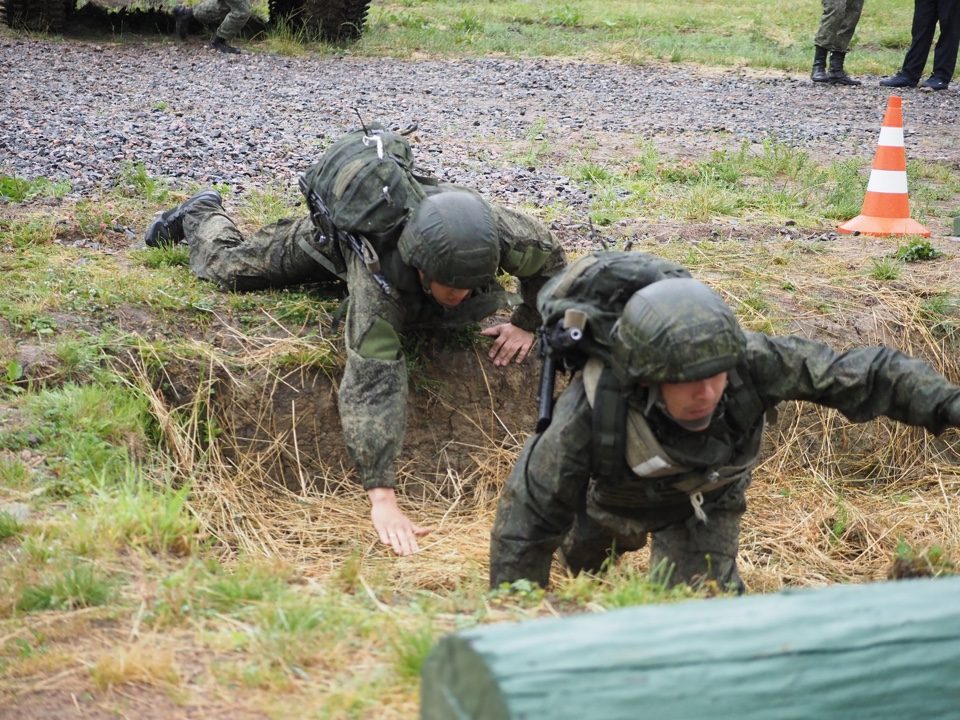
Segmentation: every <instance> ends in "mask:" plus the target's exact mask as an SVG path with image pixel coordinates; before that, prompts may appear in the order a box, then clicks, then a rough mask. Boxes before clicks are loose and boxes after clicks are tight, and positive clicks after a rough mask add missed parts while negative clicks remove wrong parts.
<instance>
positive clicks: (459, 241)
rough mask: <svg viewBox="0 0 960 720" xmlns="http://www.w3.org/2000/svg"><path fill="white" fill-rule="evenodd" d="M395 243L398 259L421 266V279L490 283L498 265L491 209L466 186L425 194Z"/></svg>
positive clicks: (461, 285) (469, 286)
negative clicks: (460, 188) (460, 189)
mask: <svg viewBox="0 0 960 720" xmlns="http://www.w3.org/2000/svg"><path fill="white" fill-rule="evenodd" d="M398 247H399V250H400V257H401V259H402V260H403V262H404V263H405V264H407V265H410V266H412V267H415V268H417V269H418V270H420V271H422V272H423V274H424V282H425V283H429V282H431V281H433V282H438V283H440V284H441V285H446V286H448V287H453V288H459V289H462V290H467V289H471V290H472V289H474V288H480V287H484V286H486V285H489V284H491V283H492V282H493V281H494V279H495V278H496V274H497V268H498V267H499V266H500V241H499V238H498V236H497V229H496V226H495V224H494V221H493V211H492V210H491V209H490V205H489V204H487V202H486V200H484V199H483V198H481V197H480V196H478V195H475V194H473V193H471V192H466V191H452V192H443V193H439V194H437V195H431V196H429V197H427V198H426V199H425V200H424V201H423V202H421V203H420V205H419V206H418V207H417V209H416V211H415V212H414V213H413V216H412V217H411V218H410V220H409V222H407V224H406V227H404V229H403V233H402V234H401V235H400V240H399V243H398Z"/></svg>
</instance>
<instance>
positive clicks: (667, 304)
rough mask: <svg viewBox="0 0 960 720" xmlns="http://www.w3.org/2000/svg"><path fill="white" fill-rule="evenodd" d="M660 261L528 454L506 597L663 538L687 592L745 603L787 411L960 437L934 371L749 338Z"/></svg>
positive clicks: (506, 558) (495, 548)
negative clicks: (562, 568)
mask: <svg viewBox="0 0 960 720" xmlns="http://www.w3.org/2000/svg"><path fill="white" fill-rule="evenodd" d="M651 257H652V256H651ZM657 260H659V259H657ZM659 261H660V263H661V264H662V267H661V268H657V269H658V270H659V271H660V272H659V275H658V277H659V278H662V279H657V280H656V281H654V282H652V283H651V284H649V285H647V286H646V287H643V288H642V289H641V290H638V291H637V292H635V293H634V294H633V295H632V296H631V297H630V299H629V301H628V302H627V303H626V305H625V307H624V310H623V312H622V314H621V315H620V318H619V320H618V321H617V323H616V324H615V325H614V326H613V330H612V331H611V332H610V339H611V348H612V351H611V353H610V354H609V358H608V360H607V361H606V362H604V361H601V360H599V359H598V358H596V357H592V358H591V359H590V360H589V361H588V362H587V364H586V366H585V367H584V369H583V372H582V373H581V374H579V375H577V376H576V378H575V379H574V380H573V381H572V382H571V384H570V385H569V386H568V388H567V389H566V390H565V391H564V392H563V393H562V394H561V396H560V397H559V399H558V401H557V406H556V409H555V412H554V416H553V420H552V423H551V424H550V425H549V426H548V427H547V429H546V430H545V431H544V432H542V433H541V434H539V435H534V436H532V437H531V438H530V439H529V440H528V442H527V443H526V445H525V447H524V448H523V451H522V453H521V455H520V458H519V459H518V461H517V464H516V467H515V468H514V470H513V472H512V473H511V475H510V476H509V479H508V480H507V483H506V487H505V489H504V492H503V494H502V496H501V498H500V502H499V505H498V508H497V515H496V521H495V523H494V527H493V532H492V536H491V566H490V581H491V585H492V586H493V587H498V586H499V585H500V584H501V583H505V582H506V583H510V582H514V581H516V580H518V579H521V578H526V579H528V580H531V581H534V582H537V583H539V584H540V585H541V586H543V587H546V586H547V582H548V580H549V575H550V563H551V558H552V556H553V553H554V551H555V550H557V549H558V548H559V549H560V550H561V555H562V559H563V560H564V561H565V563H566V565H567V567H568V568H569V569H570V570H572V571H573V572H579V571H581V570H587V571H592V572H593V571H597V570H599V569H601V567H602V565H603V563H604V562H605V561H608V558H610V559H612V558H613V557H614V556H613V553H614V552H617V553H619V552H622V551H625V550H636V549H639V548H641V547H643V546H644V545H645V544H646V542H647V538H648V535H652V546H651V560H650V563H651V568H653V569H655V570H657V571H659V572H663V573H668V574H667V575H665V577H667V578H668V579H669V581H670V582H671V583H678V582H684V583H689V584H696V583H701V582H703V581H705V580H713V581H716V582H717V583H719V584H720V585H721V586H723V587H728V588H733V589H737V590H739V591H741V592H742V591H743V585H742V582H741V580H740V577H739V574H738V571H737V562H736V558H737V551H738V544H739V534H740V520H741V516H742V515H743V513H744V511H745V509H746V497H745V491H746V489H747V486H748V485H749V484H750V479H751V477H750V474H751V469H752V468H753V466H754V465H755V463H756V461H757V457H758V453H759V451H760V444H761V438H762V433H763V428H764V420H765V417H766V415H767V413H768V412H769V411H772V410H773V409H774V408H775V407H776V405H777V404H778V403H780V402H782V401H784V400H809V401H812V402H816V403H819V404H821V405H825V406H827V407H832V408H837V409H838V410H840V411H841V412H843V413H844V414H845V415H846V416H847V417H848V418H850V419H851V420H854V421H857V422H862V421H866V420H869V419H871V418H875V417H877V416H879V415H886V416H887V417H890V418H893V419H895V420H899V421H901V422H904V423H907V424H909V425H916V426H921V427H924V428H926V429H928V430H929V431H931V432H933V433H939V432H941V431H942V430H943V429H944V428H946V427H948V426H957V425H960V387H957V386H956V385H952V384H951V383H949V382H948V381H947V380H945V379H944V378H943V377H942V376H941V375H939V374H938V373H936V372H935V371H934V370H933V369H932V368H931V367H930V366H929V365H927V364H926V363H924V362H922V361H920V360H915V359H911V358H909V357H907V356H905V355H903V354H901V353H900V352H897V351H895V350H892V349H890V348H886V347H873V348H863V349H854V350H849V351H847V352H844V353H837V352H835V351H833V350H832V349H830V348H829V347H828V346H826V345H823V344H821V343H819V342H814V341H813V340H807V339H804V338H801V337H796V336H789V337H770V336H768V335H764V334H761V333H754V332H744V331H743V330H742V329H741V328H740V326H739V324H738V322H737V320H736V318H735V316H734V315H733V313H732V312H731V311H730V309H729V308H728V307H727V306H726V305H725V304H724V303H723V301H722V300H721V299H720V297H719V296H718V295H717V294H716V293H715V292H713V291H712V290H710V289H709V288H708V287H707V286H706V285H703V284H702V283H700V282H698V281H696V280H693V279H691V278H689V275H688V274H687V273H686V272H685V271H683V270H682V268H679V266H674V264H673V263H668V262H667V261H662V260H659ZM579 264H580V263H578V264H575V265H572V266H571V268H570V270H569V271H568V272H567V273H565V274H563V275H561V276H560V277H558V278H557V280H556V281H552V282H551V284H550V287H548V288H546V289H544V291H543V293H541V298H540V300H541V306H540V310H541V312H542V313H543V314H544V316H546V315H547V311H546V310H545V308H544V307H543V298H544V296H546V295H547V294H548V293H549V292H550V291H551V289H552V288H553V287H554V286H555V285H556V284H557V283H564V282H565V281H566V279H565V278H566V276H572V275H573V274H574V273H575V271H576V268H577V267H578V265H579ZM682 275H687V276H686V277H683V276H682ZM603 398H606V402H605V401H604V400H603ZM617 398H620V399H621V403H623V399H624V398H625V407H623V411H622V414H620V415H617V414H616V412H614V413H612V416H613V417H614V418H616V419H615V420H614V421H613V422H612V426H613V427H616V428H619V433H620V435H619V436H618V437H619V438H621V439H622V440H623V443H622V445H620V446H619V448H618V449H617V453H615V454H616V457H614V458H613V460H614V462H613V463H612V464H611V465H609V466H608V467H609V468H610V471H609V473H608V475H607V476H598V474H597V472H596V468H597V467H598V462H597V460H598V455H602V454H603V453H604V452H608V451H605V450H604V444H605V445H606V446H610V447H615V446H617V443H616V442H611V437H610V435H609V434H608V435H606V436H604V435H602V434H598V430H597V428H598V418H600V420H603V416H604V414H605V413H606V414H607V415H611V413H608V412H607V410H608V409H609V408H610V407H611V406H614V405H616V404H617V403H616V401H617ZM621 407H622V405H621ZM601 426H602V424H601Z"/></svg>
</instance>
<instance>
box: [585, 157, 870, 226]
mask: <svg viewBox="0 0 960 720" xmlns="http://www.w3.org/2000/svg"><path fill="white" fill-rule="evenodd" d="M584 154H586V152H584ZM567 174H568V175H569V176H570V177H572V178H574V179H577V180H579V181H580V182H581V184H582V185H583V186H584V188H585V189H586V190H587V191H588V192H590V194H591V196H592V198H593V200H592V203H591V209H590V219H591V220H592V221H593V222H594V223H595V224H596V225H597V226H600V227H603V226H607V225H612V224H614V223H617V222H619V221H622V220H636V219H641V218H659V217H668V218H676V219H683V220H688V221H696V222H706V221H710V220H713V219H717V218H742V219H745V220H748V221H754V222H774V223H784V222H786V221H792V222H794V223H797V224H800V225H822V224H828V223H831V222H832V221H834V220H837V219H848V218H850V217H853V216H854V215H856V214H857V213H859V210H860V206H861V204H862V202H863V194H864V190H865V188H866V176H865V174H864V168H863V163H862V162H860V161H856V160H846V161H839V162H832V163H827V164H823V163H818V162H816V161H814V160H813V159H812V158H811V157H810V155H809V154H808V153H806V152H805V151H803V150H798V149H795V148H792V147H789V146H787V145H784V144H783V143H779V142H775V141H772V140H769V141H766V142H763V143H761V144H760V145H759V146H757V147H751V146H749V145H748V144H746V143H744V144H741V146H740V147H739V148H737V149H734V150H720V151H715V152H713V153H712V154H711V155H710V156H709V157H708V158H706V159H703V160H686V159H673V158H670V157H666V156H662V155H661V154H660V153H658V152H657V151H656V150H655V149H654V148H652V147H650V146H647V145H643V144H641V145H640V146H639V147H638V149H637V154H636V156H634V157H622V158H620V159H619V160H617V161H616V162H609V161H608V162H600V161H597V160H594V159H592V158H590V157H584V158H583V160H582V161H581V162H579V163H576V164H572V165H570V166H568V168H567Z"/></svg>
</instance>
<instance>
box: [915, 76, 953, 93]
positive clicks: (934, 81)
mask: <svg viewBox="0 0 960 720" xmlns="http://www.w3.org/2000/svg"><path fill="white" fill-rule="evenodd" d="M948 87H950V81H949V80H941V79H940V78H938V77H929V78H927V79H926V80H924V81H923V82H922V83H920V89H921V90H946V89H947V88H948Z"/></svg>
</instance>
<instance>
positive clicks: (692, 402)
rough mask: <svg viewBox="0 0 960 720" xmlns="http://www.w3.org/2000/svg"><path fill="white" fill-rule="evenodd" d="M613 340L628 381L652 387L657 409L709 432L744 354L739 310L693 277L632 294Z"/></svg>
mask: <svg viewBox="0 0 960 720" xmlns="http://www.w3.org/2000/svg"><path fill="white" fill-rule="evenodd" d="M613 339H614V347H613V357H614V364H615V367H616V370H617V372H618V373H620V374H621V376H622V379H624V380H626V381H627V382H629V383H632V384H636V385H641V386H645V387H648V388H650V390H651V395H650V398H651V405H652V404H654V403H656V404H659V405H660V407H661V409H663V410H664V411H665V412H666V414H667V415H668V416H669V417H671V418H672V419H673V420H675V421H676V422H677V423H678V424H680V425H681V426H683V427H685V428H687V429H688V430H704V429H706V428H707V426H709V424H710V420H711V418H712V417H713V413H714V411H715V410H716V408H717V405H718V404H719V402H720V399H721V398H722V396H723V391H724V389H725V388H726V384H727V373H728V372H729V371H730V370H732V369H733V368H734V367H736V365H737V364H738V363H739V362H740V360H741V359H742V358H743V355H744V353H745V352H746V338H745V336H744V334H743V331H742V330H741V328H740V323H739V322H737V318H736V316H735V315H734V314H733V311H731V310H730V308H729V307H727V305H726V303H724V302H723V300H722V299H721V298H720V296H719V295H717V293H715V292H714V291H713V290H711V289H710V288H709V287H707V286H706V285H704V284H703V283H701V282H699V281H697V280H693V279H690V278H670V279H666V280H660V281H659V282H655V283H652V284H650V285H647V286H646V287H645V288H643V289H641V290H638V291H637V292H636V293H634V294H633V296H632V297H631V298H630V300H629V301H628V302H627V304H626V306H625V307H624V309H623V313H622V314H621V316H620V319H619V320H618V321H617V323H616V325H615V326H614V331H613Z"/></svg>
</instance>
